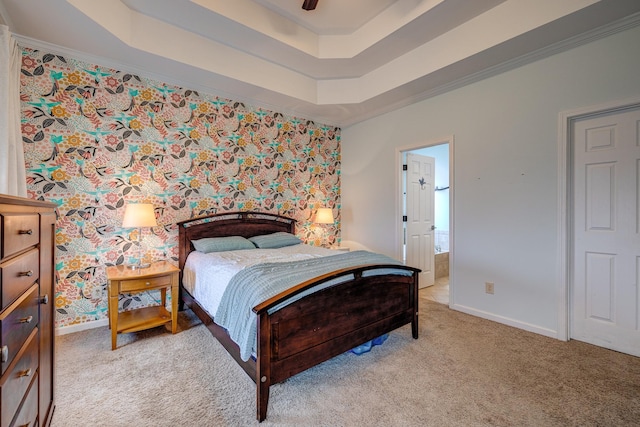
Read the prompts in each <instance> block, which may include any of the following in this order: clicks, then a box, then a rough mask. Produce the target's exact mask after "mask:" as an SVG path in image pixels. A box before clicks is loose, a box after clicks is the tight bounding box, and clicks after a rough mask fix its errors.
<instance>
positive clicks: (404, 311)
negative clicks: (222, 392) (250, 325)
mask: <svg viewBox="0 0 640 427" xmlns="http://www.w3.org/2000/svg"><path fill="white" fill-rule="evenodd" d="M178 225H179V230H180V231H179V248H180V260H179V264H180V271H181V273H180V275H181V277H180V294H181V301H180V303H181V305H182V306H183V304H184V303H186V304H187V306H189V307H190V308H191V309H192V310H193V312H194V313H195V314H196V315H197V316H198V317H199V318H200V319H201V320H202V321H203V323H204V324H206V325H207V327H208V328H209V330H210V331H211V333H212V334H213V336H215V337H216V338H217V339H218V341H220V343H221V344H222V345H223V346H224V347H225V348H226V349H227V351H228V352H229V354H231V356H233V358H234V359H235V360H236V361H237V362H238V364H240V366H241V367H242V368H243V369H244V370H245V371H246V372H247V374H248V375H249V376H250V377H251V378H252V379H253V380H254V381H255V383H256V385H257V387H256V388H257V390H256V392H257V396H256V398H257V402H256V409H257V418H258V420H259V421H263V420H264V419H265V418H266V416H267V406H268V400H269V387H270V386H271V384H276V383H279V382H282V381H284V380H286V379H287V378H289V377H292V376H293V375H296V374H298V373H300V372H302V371H304V370H306V369H309V368H311V367H312V366H315V365H317V364H319V363H321V362H324V361H326V360H328V359H330V358H332V357H335V356H337V355H339V354H341V353H344V352H345V351H348V350H350V349H352V348H354V347H356V346H358V345H361V344H362V343H365V342H367V341H369V340H372V339H374V338H376V337H379V336H380V335H383V334H385V333H388V332H390V331H392V330H394V329H397V328H399V327H401V326H403V325H406V324H408V323H411V331H412V335H413V338H415V339H417V338H418V273H419V272H420V270H419V269H417V268H413V267H407V266H398V265H363V266H359V267H355V268H347V269H343V270H339V271H335V272H333V273H330V274H326V275H324V276H320V277H317V278H315V279H313V280H309V281H306V282H304V283H301V284H299V285H297V286H295V287H294V288H291V289H289V290H288V291H286V292H283V293H282V294H280V295H277V296H275V297H273V298H271V299H269V300H268V301H265V302H263V303H262V304H259V305H258V306H256V307H254V308H253V311H254V312H255V313H256V315H257V331H258V341H257V342H258V348H257V356H256V358H255V359H253V358H252V359H250V360H248V361H246V362H245V361H243V360H242V359H241V358H240V349H239V347H238V346H237V345H236V343H235V342H233V341H232V340H231V338H230V337H229V335H228V333H227V331H226V330H225V329H224V328H222V327H220V326H218V325H217V324H216V323H214V321H213V316H212V314H210V313H207V311H206V310H205V309H203V308H202V306H201V305H200V304H199V303H198V301H196V300H195V299H194V298H193V297H192V296H191V295H190V294H189V292H187V290H186V289H184V288H183V286H182V271H183V269H184V265H185V262H186V259H187V256H188V255H189V253H190V252H191V251H193V250H194V247H193V245H192V244H191V241H192V240H196V239H201V238H204V237H224V236H243V237H251V236H256V235H261V234H269V233H274V232H277V231H284V232H288V233H292V234H294V233H295V220H294V219H291V218H287V217H284V216H280V215H275V214H269V213H261V212H232V213H222V214H214V215H210V216H207V217H201V218H196V219H191V220H188V221H182V222H180V223H178ZM380 267H391V268H396V269H397V268H401V269H404V270H407V271H408V272H410V273H411V275H410V276H402V275H378V276H364V277H363V272H365V271H366V270H369V269H373V268H380ZM339 276H347V277H350V279H349V280H346V281H344V282H341V283H339V284H337V285H332V286H329V287H326V288H324V289H322V290H320V291H318V292H315V293H312V294H310V295H308V296H305V297H303V298H301V299H300V300H298V301H296V302H294V303H291V304H289V305H287V306H285V307H283V308H281V309H280V310H278V311H275V312H273V313H271V314H269V313H268V310H269V309H270V308H271V307H273V306H275V305H277V304H279V303H280V302H282V301H284V300H286V299H287V298H289V297H291V296H293V295H296V294H298V293H300V292H302V291H304V290H305V289H308V288H311V287H314V286H316V285H318V284H321V283H323V282H325V281H328V280H331V279H334V278H336V277H339Z"/></svg>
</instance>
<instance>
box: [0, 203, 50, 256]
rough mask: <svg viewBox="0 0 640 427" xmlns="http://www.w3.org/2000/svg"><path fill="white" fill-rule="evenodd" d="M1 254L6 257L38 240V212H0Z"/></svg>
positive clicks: (35, 243)
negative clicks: (0, 224)
mask: <svg viewBox="0 0 640 427" xmlns="http://www.w3.org/2000/svg"><path fill="white" fill-rule="evenodd" d="M0 217H2V233H0V234H1V235H2V254H0V258H6V257H8V256H10V255H13V254H15V253H17V252H20V251H21V250H23V249H26V248H28V247H29V246H35V245H37V244H38V241H39V240H40V216H39V215H38V214H1V215H0Z"/></svg>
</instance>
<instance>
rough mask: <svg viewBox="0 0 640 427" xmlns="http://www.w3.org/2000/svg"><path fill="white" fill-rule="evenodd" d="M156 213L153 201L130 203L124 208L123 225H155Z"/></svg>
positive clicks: (125, 226)
mask: <svg viewBox="0 0 640 427" xmlns="http://www.w3.org/2000/svg"><path fill="white" fill-rule="evenodd" d="M156 225H158V223H157V222H156V214H155V212H154V211H153V205H152V204H151V203H130V204H128V205H127V206H125V208H124V219H123V220H122V227H124V228H127V227H155V226H156Z"/></svg>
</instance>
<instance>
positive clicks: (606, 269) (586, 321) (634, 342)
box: [571, 109, 640, 356]
mask: <svg viewBox="0 0 640 427" xmlns="http://www.w3.org/2000/svg"><path fill="white" fill-rule="evenodd" d="M572 135H573V136H572V149H573V268H572V279H573V280H572V283H573V286H572V295H571V301H572V308H571V312H572V316H571V338H574V339H577V340H580V341H585V342H588V343H591V344H595V345H598V346H601V347H606V348H610V349H613V350H617V351H621V352H624V353H629V354H633V355H635V356H640V331H639V324H640V316H639V308H638V307H639V306H640V295H639V292H638V280H639V279H638V277H639V276H640V237H639V236H640V234H639V232H640V215H639V204H640V197H639V195H640V110H638V109H635V110H626V111H619V112H616V113H609V114H602V115H599V116H596V117H590V118H585V119H582V120H578V121H576V122H575V123H574V125H573V129H572Z"/></svg>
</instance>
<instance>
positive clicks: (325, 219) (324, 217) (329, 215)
mask: <svg viewBox="0 0 640 427" xmlns="http://www.w3.org/2000/svg"><path fill="white" fill-rule="evenodd" d="M314 222H315V223H316V224H333V223H334V222H335V221H334V219H333V210H332V209H331V208H318V210H317V211H316V219H315V221H314Z"/></svg>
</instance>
